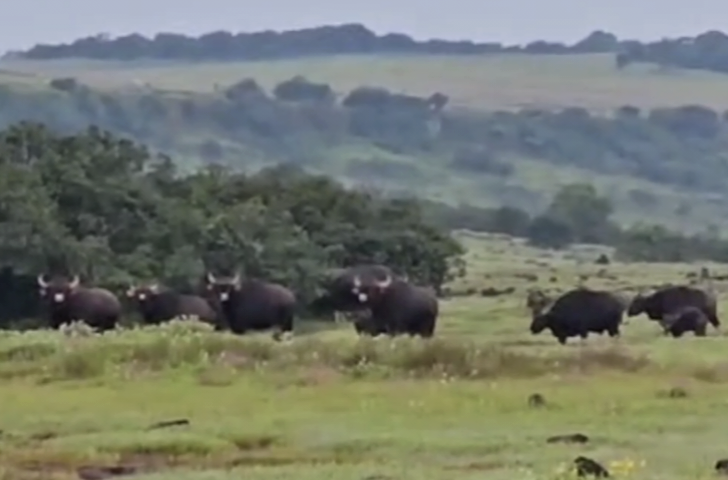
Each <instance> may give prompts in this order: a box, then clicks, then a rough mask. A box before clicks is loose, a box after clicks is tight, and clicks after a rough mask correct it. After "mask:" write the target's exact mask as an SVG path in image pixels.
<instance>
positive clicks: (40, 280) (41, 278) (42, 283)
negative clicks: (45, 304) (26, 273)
mask: <svg viewBox="0 0 728 480" xmlns="http://www.w3.org/2000/svg"><path fill="white" fill-rule="evenodd" d="M38 285H39V286H40V287H41V288H47V287H48V282H46V280H45V275H43V274H42V273H41V274H40V275H38Z"/></svg>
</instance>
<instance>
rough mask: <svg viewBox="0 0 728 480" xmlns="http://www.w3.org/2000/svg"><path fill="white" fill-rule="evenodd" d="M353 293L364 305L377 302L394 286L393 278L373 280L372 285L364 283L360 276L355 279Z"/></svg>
mask: <svg viewBox="0 0 728 480" xmlns="http://www.w3.org/2000/svg"><path fill="white" fill-rule="evenodd" d="M352 283H353V286H352V288H351V293H353V294H354V295H355V296H356V298H357V299H358V300H359V303H360V304H362V305H367V304H369V303H371V302H375V301H376V300H377V299H378V298H379V297H380V296H381V295H382V294H383V293H384V292H386V291H387V289H388V288H389V287H390V286H391V285H392V277H391V276H387V278H385V279H384V280H372V282H371V283H366V284H365V283H363V282H362V280H361V277H359V276H358V275H357V276H355V277H354V280H353V282H352Z"/></svg>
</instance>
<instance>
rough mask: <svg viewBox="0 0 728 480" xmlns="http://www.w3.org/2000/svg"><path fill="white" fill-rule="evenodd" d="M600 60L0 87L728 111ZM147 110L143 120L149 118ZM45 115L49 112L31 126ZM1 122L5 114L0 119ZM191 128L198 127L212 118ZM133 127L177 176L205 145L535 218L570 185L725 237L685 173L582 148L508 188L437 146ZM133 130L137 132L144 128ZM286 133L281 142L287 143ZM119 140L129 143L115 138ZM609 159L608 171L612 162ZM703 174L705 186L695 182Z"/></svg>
mask: <svg viewBox="0 0 728 480" xmlns="http://www.w3.org/2000/svg"><path fill="white" fill-rule="evenodd" d="M612 57H613V56H612V55H563V56H548V55H527V54H518V55H510V56H509V55H493V56H463V57H457V56H369V57H367V56H351V57H346V56H340V57H336V56H332V57H321V58H306V59H300V60H279V61H259V62H245V63H240V62H238V63H184V64H174V63H170V62H159V61H134V62H101V61H98V62H97V61H87V60H48V61H26V60H4V61H2V62H0V82H4V83H5V84H6V85H9V86H11V87H12V89H13V91H16V92H25V93H26V94H29V93H28V92H36V93H37V92H46V91H47V84H48V82H49V81H50V80H51V79H53V78H59V77H74V78H76V79H78V80H79V81H81V82H83V83H85V84H87V85H89V86H90V87H92V88H93V89H95V90H96V91H98V92H101V93H103V94H106V95H111V96H115V97H114V98H116V99H117V100H118V102H121V103H123V102H125V101H126V100H124V99H125V98H131V97H135V96H145V95H159V97H157V98H160V99H161V100H160V101H161V102H162V103H164V102H166V101H175V102H177V103H178V104H180V105H181V102H184V101H186V100H187V99H189V100H190V101H194V102H199V103H200V104H206V103H211V102H212V100H211V98H212V96H213V94H215V95H218V94H219V91H220V90H222V89H223V88H225V87H228V86H229V85H231V84H233V83H235V82H237V81H239V80H241V79H243V78H247V77H249V78H254V79H255V80H256V81H258V82H259V83H260V84H261V85H262V86H264V87H266V88H267V89H271V88H272V87H273V86H275V85H276V84H277V83H279V82H280V81H282V80H286V79H289V78H291V77H293V76H295V75H304V76H306V77H307V78H308V79H310V80H312V81H321V82H326V83H330V84H331V85H332V87H334V89H335V90H336V92H337V93H338V94H339V95H340V96H344V95H345V94H346V93H348V92H349V91H350V90H352V89H353V88H356V87H359V86H361V85H372V86H377V87H380V86H381V87H385V88H388V89H391V90H392V91H395V92H404V93H409V94H416V95H423V96H427V95H430V94H431V93H433V92H435V91H441V92H443V93H445V94H446V95H448V96H450V97H451V101H450V107H449V109H450V110H449V111H453V108H454V109H459V108H461V107H467V108H469V109H482V110H489V111H492V110H494V109H519V108H523V107H528V108H541V109H557V108H563V107H573V106H579V107H584V108H587V109H590V110H592V111H593V112H594V113H595V114H607V113H609V114H610V115H611V114H612V113H613V109H614V108H616V107H619V106H622V105H626V104H629V105H634V106H638V107H644V108H655V107H662V106H677V105H684V104H699V105H705V106H708V107H711V108H713V109H716V110H717V111H718V113H720V112H721V111H722V110H723V109H725V108H726V107H727V106H728V100H726V99H728V80H726V78H725V76H723V75H720V74H712V73H707V72H699V71H679V70H674V71H666V70H658V69H656V68H655V67H652V66H644V65H634V66H631V67H630V68H629V69H628V70H625V71H618V70H616V69H615V68H614V59H613V58H612ZM150 87H151V88H150ZM216 91H217V92H216ZM135 98H136V97H135ZM57 99H58V95H54V100H53V101H50V100H38V101H37V102H36V104H34V105H33V106H32V108H30V107H27V108H26V106H24V107H23V109H21V110H19V111H20V112H21V113H19V114H18V115H19V117H18V115H14V116H13V119H17V118H25V116H30V117H32V118H33V119H36V120H40V121H49V122H51V123H53V122H54V121H56V120H58V119H59V118H60V117H64V116H65V114H66V111H65V110H67V109H68V108H69V107H68V106H67V105H65V104H60V103H59V104H58V105H56V106H53V107H50V106H49V105H55V101H56V100H57ZM134 101H136V100H134ZM38 103H40V104H41V105H38ZM73 108H76V107H73ZM104 108H106V106H104ZM149 108H151V109H153V108H156V106H155V105H151V106H149ZM170 108H171V110H174V111H176V110H179V109H180V108H182V107H180V106H179V105H178V106H174V107H170ZM44 109H47V110H48V112H44ZM78 109H79V111H78V112H76V111H74V112H72V113H71V114H69V117H72V121H71V122H70V123H71V124H73V125H75V124H76V123H80V124H83V123H84V122H87V123H88V122H99V121H103V119H102V118H101V119H100V117H99V114H97V113H95V110H94V109H93V108H88V107H87V106H86V105H85V104H83V102H81V106H80V107H78ZM11 110H12V109H9V108H6V112H9V111H11ZM152 111H153V110H152ZM89 112H91V113H89ZM144 112H145V113H140V111H136V112H134V113H133V115H134V119H132V120H134V121H136V120H140V119H141V120H143V119H144V117H145V116H148V115H149V113H146V112H148V110H144ZM203 113H204V112H203ZM204 115H207V116H208V117H209V116H210V115H211V114H209V113H204ZM204 115H203V116H204ZM77 120H78V121H77ZM205 120H209V118H206V119H205ZM62 123H63V122H62ZM141 123H144V124H149V125H152V127H153V128H156V129H161V128H162V127H164V129H165V130H164V131H161V132H160V131H156V130H155V131H154V132H152V133H149V132H146V131H144V132H141V133H140V132H138V131H137V130H139V129H137V130H134V129H131V130H133V131H132V133H131V136H133V137H134V138H136V139H137V140H140V141H142V142H144V143H147V144H149V145H151V146H152V147H155V148H158V149H160V150H163V151H167V152H170V153H172V154H173V155H174V156H175V158H176V159H178V160H179V161H181V162H184V163H186V164H187V165H188V166H189V167H190V168H194V167H197V166H199V165H200V164H202V163H206V162H208V161H209V160H208V159H206V158H203V156H204V155H203V154H202V153H201V151H204V149H205V148H206V147H207V146H209V144H210V143H211V142H212V143H214V144H216V145H213V146H215V148H216V149H219V150H220V152H221V153H220V155H219V156H218V157H219V158H217V160H215V161H216V162H218V161H219V162H222V163H226V164H229V165H234V166H236V167H241V168H245V169H256V168H259V167H261V166H263V165H266V164H270V163H272V162H278V161H286V162H297V163H299V164H301V165H302V166H304V167H305V168H308V169H310V170H313V171H318V172H324V173H327V174H332V175H335V176H336V177H337V178H339V179H341V180H343V181H345V182H347V183H349V184H357V185H371V186H376V187H377V188H383V189H386V190H390V191H394V192H407V193H416V194H418V195H424V196H427V197H429V198H433V199H437V200H444V201H447V202H467V203H474V204H476V205H482V206H497V205H501V204H503V203H508V204H512V205H516V206H519V207H522V208H526V209H529V210H538V208H540V206H542V205H544V204H545V203H546V202H547V201H548V199H549V198H550V196H551V195H553V193H554V192H555V191H557V190H558V188H559V187H560V186H562V185H564V184H566V183H569V182H573V181H587V182H590V183H593V184H595V185H596V186H597V187H599V189H600V191H601V192H604V193H606V194H608V195H609V196H610V198H611V199H612V200H613V201H614V204H615V206H616V208H617V218H618V219H619V220H620V221H622V222H625V223H632V222H635V221H639V220H642V219H645V218H648V219H650V220H651V221H660V222H662V223H666V224H668V225H669V226H671V227H673V228H679V229H683V230H697V229H703V228H705V227H706V226H707V225H708V224H711V223H714V224H717V225H720V226H723V225H725V224H727V223H728V222H727V221H726V219H724V218H723V217H724V214H723V212H725V208H726V206H727V204H728V201H726V198H725V197H724V195H723V194H722V191H718V190H716V189H715V188H714V187H708V186H704V185H703V184H701V183H700V182H699V183H698V184H697V185H691V184H690V182H691V181H692V180H691V179H690V178H689V177H691V175H692V173H693V172H685V173H684V176H685V178H686V180H685V181H684V182H683V181H682V180H679V179H680V178H682V175H683V174H678V175H677V178H678V180H675V179H673V180H672V183H670V184H667V183H666V182H664V181H662V180H656V179H649V178H644V177H640V176H638V175H635V174H634V173H633V172H630V171H626V170H625V169H624V167H623V166H621V165H616V164H615V165H614V166H613V167H610V168H606V169H605V168H601V167H603V165H604V162H603V161H602V160H600V159H599V158H598V157H599V155H602V153H601V152H598V151H596V150H591V147H592V146H591V145H588V144H586V145H585V144H584V143H583V142H582V143H581V144H574V145H576V147H575V149H574V150H573V151H572V152H571V153H570V154H571V155H572V157H573V158H569V159H565V158H562V157H561V156H560V155H561V153H560V152H557V153H555V154H553V155H554V158H551V159H548V160H546V161H544V158H541V157H540V156H539V155H538V154H529V153H528V152H527V151H526V150H528V148H527V147H528V145H526V147H524V148H522V149H521V150H519V151H517V152H513V153H509V154H508V155H507V157H505V158H504V159H503V161H505V162H506V163H508V164H509V165H510V166H511V167H512V174H510V175H508V176H507V178H504V177H503V176H500V175H494V174H491V173H490V172H487V171H485V172H471V171H459V170H455V169H453V168H452V166H451V155H452V154H451V150H452V148H451V147H452V146H451V145H443V146H437V148H435V149H434V150H433V151H430V152H423V151H413V150H402V149H400V151H393V150H392V149H391V148H382V145H380V144H379V143H377V142H371V141H367V140H364V141H360V140H352V139H345V141H343V142H339V143H334V142H331V141H330V140H328V139H324V140H320V139H317V140H315V141H311V142H302V143H295V144H293V143H292V144H288V143H287V142H289V139H292V138H293V136H292V135H291V134H290V133H277V134H276V135H278V136H274V137H273V138H272V140H266V141H267V142H273V143H277V144H276V146H275V149H277V150H276V151H275V152H273V153H271V152H270V149H268V150H265V149H263V150H261V148H260V146H259V145H258V144H256V143H255V142H254V141H251V140H250V139H249V138H247V137H246V136H245V135H241V134H239V132H237V131H235V132H232V133H226V134H225V135H224V136H223V135H222V134H220V132H219V131H216V130H213V129H211V128H208V126H207V125H204V126H198V125H181V122H178V121H177V119H176V118H173V119H171V120H169V121H160V122H156V124H155V122H154V121H151V120H144V121H143V122H141ZM333 123H336V122H333ZM180 125H181V126H180ZM65 126H66V125H65V123H64V127H65ZM152 127H150V128H152ZM143 128H147V125H144V126H143ZM317 128H318V127H317ZM326 128H328V127H326ZM548 128H551V127H548ZM572 129H576V127H575V126H572V127H565V126H559V127H558V132H557V134H558V135H562V136H563V137H566V136H569V135H571V131H570V130H572ZM285 132H290V129H289V130H285ZM122 133H126V134H128V132H126V131H124V132H122ZM668 134H669V136H671V137H672V138H671V139H670V138H669V137H668V136H663V138H664V139H666V141H667V142H674V141H681V142H682V141H683V140H684V139H683V136H682V135H680V134H673V133H670V132H668ZM519 135H520V134H519ZM546 135H547V137H546V138H545V139H542V140H540V141H541V142H543V144H544V146H545V147H548V146H549V142H551V139H550V137H549V136H548V135H550V133H547V134H546ZM635 135H636V136H639V135H638V134H635ZM292 141H293V140H292ZM297 141H298V139H296V140H295V142H297ZM564 141H565V142H569V141H570V140H568V139H567V140H564ZM640 141H641V140H640ZM650 141H652V140H648V142H650ZM483 143H484V144H485V147H486V148H490V147H491V143H490V139H485V140H483ZM608 143H609V142H608V141H607V142H606V144H608ZM684 143H685V144H684V145H683V146H682V147H681V148H682V150H676V151H675V152H673V151H669V152H668V153H669V154H673V153H674V156H675V157H676V159H675V161H676V162H678V163H683V165H686V166H685V167H684V168H685V170H691V169H692V170H697V169H703V171H702V173H701V174H702V175H703V176H704V177H705V176H707V177H708V178H709V179H710V180H711V181H713V182H714V183H715V182H717V183H720V184H721V185H722V183H721V182H722V180H720V179H722V178H723V171H722V170H723V166H724V164H726V162H725V161H724V160H723V159H722V155H723V153H724V152H723V151H722V150H720V149H722V148H723V146H721V145H720V144H719V145H717V146H711V148H717V149H718V152H717V153H716V154H715V155H714V154H712V153H711V155H713V157H716V162H717V163H718V165H717V166H716V167H714V166H707V165H708V164H706V163H705V162H703V161H702V160H700V161H698V162H695V163H694V164H692V163H690V162H691V160H690V159H691V158H692V156H693V152H695V151H696V150H701V149H702V147H700V146H695V145H693V144H691V143H689V142H688V141H687V140H686V141H685V142H684ZM218 147H219V148H218ZM600 148H601V147H600ZM649 148H652V147H651V146H650V147H649ZM666 148H671V147H670V146H668V147H666ZM634 149H636V150H637V151H638V152H637V153H640V154H641V153H642V151H643V150H644V147H643V146H641V145H636V144H635V146H634ZM609 154H610V155H612V156H614V157H615V158H617V157H619V155H620V152H619V151H616V152H611V153H609ZM631 154H632V153H631V152H630V153H629V154H628V155H631ZM592 155H593V157H592ZM665 156H667V155H664V154H663V153H662V152H658V153H655V154H654V158H656V159H658V160H656V161H661V159H662V158H663V157H665ZM680 168H682V167H680ZM706 172H709V173H708V174H707V175H706V174H705V173H706ZM701 182H702V180H701ZM681 183H684V184H681Z"/></svg>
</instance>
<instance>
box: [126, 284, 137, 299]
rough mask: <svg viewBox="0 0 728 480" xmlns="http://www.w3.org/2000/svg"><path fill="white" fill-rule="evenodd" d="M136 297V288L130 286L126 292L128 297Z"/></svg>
mask: <svg viewBox="0 0 728 480" xmlns="http://www.w3.org/2000/svg"><path fill="white" fill-rule="evenodd" d="M134 295H136V287H135V286H134V285H129V288H128V289H127V290H126V296H127V297H133V296H134Z"/></svg>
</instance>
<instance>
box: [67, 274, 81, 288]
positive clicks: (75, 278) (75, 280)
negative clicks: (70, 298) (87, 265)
mask: <svg viewBox="0 0 728 480" xmlns="http://www.w3.org/2000/svg"><path fill="white" fill-rule="evenodd" d="M79 283H81V280H79V278H78V275H74V276H73V280H71V283H70V284H69V286H70V287H71V288H76V287H78V284H79Z"/></svg>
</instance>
